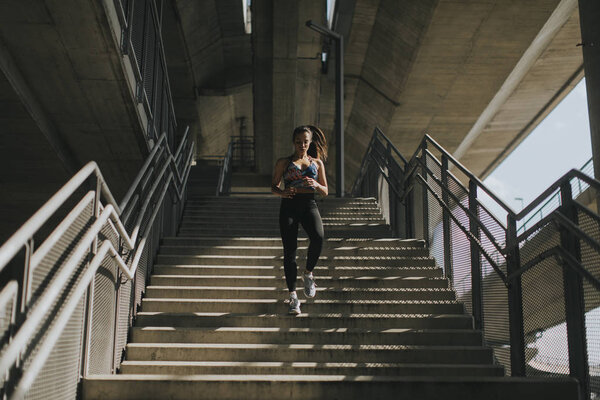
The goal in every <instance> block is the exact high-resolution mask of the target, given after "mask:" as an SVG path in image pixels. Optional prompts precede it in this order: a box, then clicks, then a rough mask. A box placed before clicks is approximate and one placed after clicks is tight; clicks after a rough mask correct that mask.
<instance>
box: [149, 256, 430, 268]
mask: <svg viewBox="0 0 600 400" xmlns="http://www.w3.org/2000/svg"><path fill="white" fill-rule="evenodd" d="M297 261H298V263H300V261H302V258H300V259H298V260H297ZM156 263H157V264H160V265H236V266H243V265H246V266H280V265H282V264H283V255H272V256H268V255H260V256H255V255H246V256H241V255H237V256H236V255H212V254H208V255H175V254H170V255H166V254H159V255H158V256H157V258H156ZM318 265H321V266H327V267H332V268H335V267H337V266H345V267H350V266H361V267H397V268H402V267H413V268H414V267H432V268H433V267H435V260H434V259H433V258H429V257H401V256H400V257H396V256H380V257H378V256H333V257H327V256H321V257H319V261H318Z"/></svg>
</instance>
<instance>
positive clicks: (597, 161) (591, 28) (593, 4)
mask: <svg viewBox="0 0 600 400" xmlns="http://www.w3.org/2000/svg"><path fill="white" fill-rule="evenodd" d="M579 19H580V22H581V43H582V44H583V45H582V46H581V48H582V50H583V66H584V70H585V84H586V89H587V98H588V111H589V116H590V132H591V135H592V157H593V158H594V175H595V177H596V179H598V178H600V24H598V21H600V2H599V1H598V0H579Z"/></svg>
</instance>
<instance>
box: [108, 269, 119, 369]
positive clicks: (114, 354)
mask: <svg viewBox="0 0 600 400" xmlns="http://www.w3.org/2000/svg"><path fill="white" fill-rule="evenodd" d="M120 275H121V270H120V269H119V268H116V269H115V323H114V325H113V351H112V363H111V364H110V373H111V374H114V373H115V370H116V364H117V344H118V342H119V306H120V304H119V300H120V298H121V295H120V294H121V277H120Z"/></svg>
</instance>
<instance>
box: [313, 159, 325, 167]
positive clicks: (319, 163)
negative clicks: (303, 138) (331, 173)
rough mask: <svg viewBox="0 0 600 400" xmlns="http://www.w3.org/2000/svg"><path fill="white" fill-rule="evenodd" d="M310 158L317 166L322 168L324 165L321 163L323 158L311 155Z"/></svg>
mask: <svg viewBox="0 0 600 400" xmlns="http://www.w3.org/2000/svg"><path fill="white" fill-rule="evenodd" d="M312 160H313V161H314V162H315V164H317V168H323V167H324V166H325V164H323V160H321V159H320V158H317V157H313V159H312Z"/></svg>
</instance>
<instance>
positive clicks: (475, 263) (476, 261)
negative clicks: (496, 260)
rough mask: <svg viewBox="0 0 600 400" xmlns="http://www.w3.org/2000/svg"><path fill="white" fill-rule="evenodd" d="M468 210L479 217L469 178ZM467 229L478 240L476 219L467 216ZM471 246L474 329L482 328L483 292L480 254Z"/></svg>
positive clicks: (473, 244)
mask: <svg viewBox="0 0 600 400" xmlns="http://www.w3.org/2000/svg"><path fill="white" fill-rule="evenodd" d="M469 211H471V213H472V214H473V215H475V216H476V218H477V219H479V208H478V207H477V183H475V181H473V180H472V179H471V180H469ZM469 231H470V232H471V234H472V235H473V237H475V238H477V239H478V240H480V231H479V225H477V221H476V220H475V219H473V218H469ZM469 243H470V246H471V304H472V311H473V322H474V324H475V329H479V330H481V329H483V292H482V290H481V254H480V253H479V248H478V247H477V245H476V244H475V243H473V241H469Z"/></svg>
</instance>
